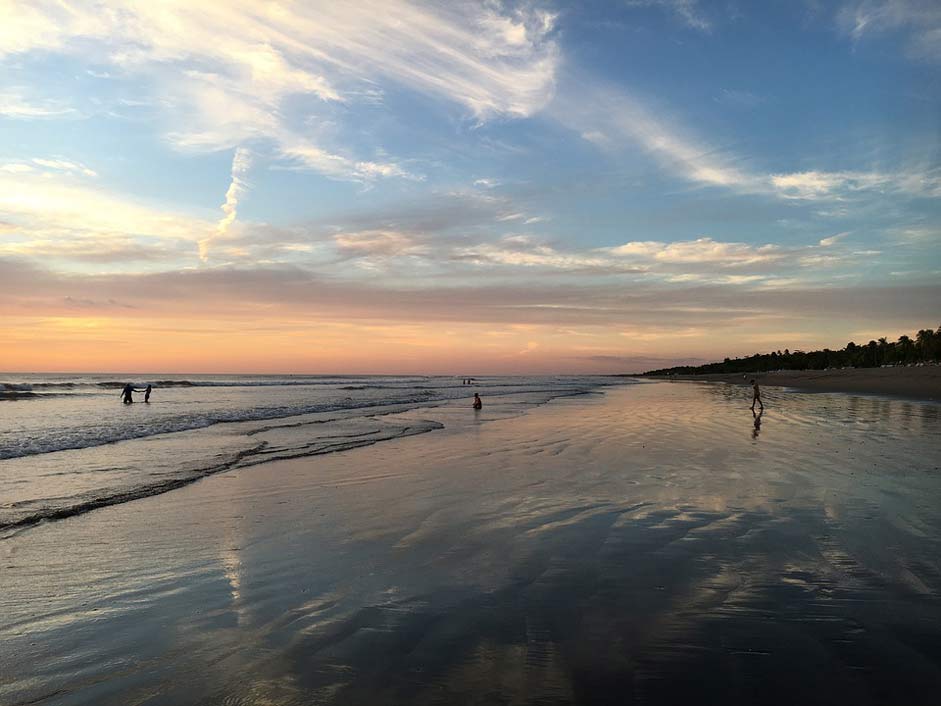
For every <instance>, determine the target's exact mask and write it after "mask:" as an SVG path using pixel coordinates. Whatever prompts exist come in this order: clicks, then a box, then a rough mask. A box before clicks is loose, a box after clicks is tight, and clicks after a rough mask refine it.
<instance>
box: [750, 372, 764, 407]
mask: <svg viewBox="0 0 941 706" xmlns="http://www.w3.org/2000/svg"><path fill="white" fill-rule="evenodd" d="M751 386H752V390H753V393H752V398H751V411H752V412H754V411H755V403H757V404H758V405H760V407H761V411H762V412H764V411H765V406H764V404H763V403H762V401H761V390H760V389H758V383H757V382H755V381H754V380H752V381H751Z"/></svg>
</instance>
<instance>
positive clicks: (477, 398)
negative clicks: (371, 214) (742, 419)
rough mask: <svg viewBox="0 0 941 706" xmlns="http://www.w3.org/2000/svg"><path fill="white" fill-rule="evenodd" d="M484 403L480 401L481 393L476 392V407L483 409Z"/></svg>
mask: <svg viewBox="0 0 941 706" xmlns="http://www.w3.org/2000/svg"><path fill="white" fill-rule="evenodd" d="M483 406H484V403H483V402H481V401H480V395H479V394H477V393H476V392H475V393H474V409H482V408H483Z"/></svg>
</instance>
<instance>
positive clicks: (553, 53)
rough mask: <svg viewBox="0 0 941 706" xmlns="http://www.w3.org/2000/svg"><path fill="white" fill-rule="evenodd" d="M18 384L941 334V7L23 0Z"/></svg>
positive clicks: (909, 2) (2, 145) (11, 124)
mask: <svg viewBox="0 0 941 706" xmlns="http://www.w3.org/2000/svg"><path fill="white" fill-rule="evenodd" d="M0 63H2V71H0V330H2V332H3V339H4V340H3V347H2V353H0V370H6V371H49V370H59V371H77V370H81V371H142V372H143V371H153V372H158V371H160V372H164V371H165V372H176V371H179V372H297V373H330V372H345V373H353V372H360V373H397V372H402V373H422V372H427V373H454V374H484V373H502V372H633V371H639V370H644V369H649V368H652V367H664V366H666V365H672V364H674V363H685V362H692V361H700V362H706V361H708V360H713V359H721V358H723V357H725V356H733V355H739V354H751V353H754V352H758V351H768V350H772V349H783V348H791V349H797V348H804V349H810V348H816V347H824V346H828V347H835V348H839V347H842V346H843V345H845V344H846V342H847V341H849V340H855V341H856V342H857V343H860V342H863V343H864V342H866V341H868V340H869V339H871V338H878V337H880V336H889V337H890V338H894V337H897V336H898V335H899V334H901V333H908V334H911V333H912V332H913V331H915V330H916V329H918V328H924V327H928V326H938V325H939V324H941V306H939V304H938V303H939V302H941V276H939V275H941V150H939V147H941V81H939V79H941V3H938V2H937V1H936V0H924V1H919V0H889V1H882V2H870V1H864V2H859V1H855V0H854V1H847V2H826V1H825V0H807V1H806V2H801V1H799V0H794V1H790V0H781V1H771V2H762V3H752V2H744V1H743V0H737V1H736V0H731V1H728V2H727V1H725V0H722V1H721V2H696V0H598V1H596V2H579V3H571V4H566V3H561V2H554V3H553V2H550V3H540V2H519V3H514V2H505V3H504V2H497V1H492V2H481V3H478V4H472V3H465V2H449V3H443V2H439V3H410V2H402V1H401V0H382V1H377V2H368V1H366V0H354V1H351V2H296V3H292V2H264V1H262V0H244V1H242V0H224V1H220V2H211V1H209V0H203V1H201V2H192V1H191V0H187V1H179V2H176V1H173V0H163V1H161V2H112V1H110V0H105V1H103V2H92V1H88V2H68V1H65V0H63V1H59V2H52V1H50V2H44V1H42V0H26V1H24V0H0Z"/></svg>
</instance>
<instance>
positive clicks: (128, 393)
mask: <svg viewBox="0 0 941 706" xmlns="http://www.w3.org/2000/svg"><path fill="white" fill-rule="evenodd" d="M121 397H123V398H124V400H123V401H124V404H134V387H133V385H131V383H128V384H127V385H125V386H124V389H123V390H121Z"/></svg>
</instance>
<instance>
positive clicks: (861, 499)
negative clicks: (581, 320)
mask: <svg viewBox="0 0 941 706" xmlns="http://www.w3.org/2000/svg"><path fill="white" fill-rule="evenodd" d="M766 384H768V385H770V384H771V383H766ZM746 393H747V391H746V390H743V389H742V388H740V387H738V386H733V385H720V384H716V385H677V384H671V383H667V382H642V383H636V384H628V385H624V386H617V387H608V388H598V389H597V390H596V391H595V392H593V393H590V394H578V395H570V396H554V397H551V396H550V397H549V398H547V399H541V400H536V401H531V402H524V403H521V402H520V399H519V398H518V397H514V396H512V395H510V396H506V397H501V396H500V395H498V394H493V395H490V396H486V395H485V396H484V408H483V410H481V411H480V412H475V411H474V410H471V409H470V408H469V402H467V401H466V400H451V401H447V402H446V403H442V404H439V405H436V406H431V407H421V406H411V407H409V408H407V409H402V410H400V411H396V412H393V413H390V414H388V415H385V416H384V417H383V420H384V423H386V424H390V425H397V426H398V427H405V428H413V427H416V426H418V427H420V428H421V429H422V433H419V434H412V435H401V434H399V435H389V438H387V439H385V440H382V441H380V442H379V443H372V444H370V445H362V446H359V447H357V448H348V449H345V450H341V451H338V452H335V453H326V454H320V455H315V456H306V457H299V458H287V459H284V460H275V461H271V462H264V463H258V464H255V465H251V466H245V467H233V468H230V469H228V470H225V469H222V470H220V471H219V472H215V473H213V474H211V475H207V476H206V477H203V478H201V479H199V480H196V481H194V482H190V483H188V484H186V485H183V486H181V487H179V488H177V489H175V490H172V491H170V492H163V493H160V494H156V495H153V496H150V497H141V498H140V499H136V500H133V501H132V502H123V503H119V504H114V505H112V506H108V507H102V508H99V509H96V510H93V511H89V512H83V513H81V514H76V515H75V516H72V517H67V518H65V519H61V520H57V521H45V522H41V523H39V524H36V525H32V526H28V527H23V528H21V529H19V530H17V531H15V532H13V533H11V534H9V535H8V536H6V537H5V538H4V539H2V540H0V566H2V571H0V644H2V645H3V649H2V651H0V703H3V704H10V705H13V704H17V705H21V704H22V705H25V704H56V705H60V704H70V705H71V704H96V705H97V704H130V703H133V704H222V703H225V704H274V703H277V704H310V703H332V704H401V703H410V704H413V703H414V704H465V703H473V704H505V703H520V704H530V703H531V704H536V703H573V704H574V703H584V704H588V703H591V704H598V703H612V704H613V703H618V704H622V703H684V702H688V703H715V704H720V703H721V704H733V703H763V704H794V703H802V704H843V703H853V704H892V703H895V704H897V703H905V704H934V703H937V695H938V693H939V690H941V559H939V557H941V546H939V544H941V502H939V501H941V406H939V405H937V404H934V403H930V402H921V401H916V400H902V399H897V398H891V397H879V396H866V397H862V396H854V395H847V394H836V393H826V392H822V393H820V394H812V395H811V394H805V393H801V392H795V391H791V390H786V389H782V388H772V389H768V390H767V391H766V392H765V394H764V398H765V406H766V411H765V412H764V414H763V416H762V417H761V419H760V420H758V423H757V424H756V419H755V418H754V417H753V415H752V413H751V412H750V411H749V409H748V407H749V404H750V396H748V395H747V394H746ZM526 399H528V398H526ZM17 404H19V403H17ZM120 443H135V442H133V441H130V442H118V444H120Z"/></svg>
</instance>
